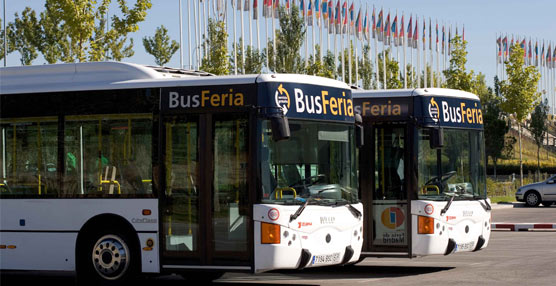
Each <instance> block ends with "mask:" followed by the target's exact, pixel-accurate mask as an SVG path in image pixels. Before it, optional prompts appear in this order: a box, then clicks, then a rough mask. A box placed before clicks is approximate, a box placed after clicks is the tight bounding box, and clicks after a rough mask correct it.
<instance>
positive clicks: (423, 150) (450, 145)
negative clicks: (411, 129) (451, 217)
mask: <svg viewBox="0 0 556 286" xmlns="http://www.w3.org/2000/svg"><path fill="white" fill-rule="evenodd" d="M430 131H431V130H430V129H426V128H423V129H420V130H419V135H418V136H419V140H418V145H419V146H418V148H419V154H418V156H419V158H418V159H417V161H418V180H419V199H425V200H449V199H450V198H451V197H454V199H455V200H472V199H485V198H486V170H485V153H484V152H485V149H484V139H483V131H481V130H464V129H444V147H442V148H439V149H432V148H431V146H430V133H431V132H430Z"/></svg>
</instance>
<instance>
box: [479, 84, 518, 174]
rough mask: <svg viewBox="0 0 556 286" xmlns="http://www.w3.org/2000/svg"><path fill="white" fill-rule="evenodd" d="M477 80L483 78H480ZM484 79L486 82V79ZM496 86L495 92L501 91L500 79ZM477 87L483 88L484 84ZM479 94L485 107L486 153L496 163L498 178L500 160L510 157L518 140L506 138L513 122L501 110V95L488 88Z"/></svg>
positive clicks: (510, 137) (511, 137)
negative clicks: (499, 87)
mask: <svg viewBox="0 0 556 286" xmlns="http://www.w3.org/2000/svg"><path fill="white" fill-rule="evenodd" d="M477 78H481V77H480V76H478V77H477ZM482 79H483V80H484V77H482ZM494 85H495V90H499V89H498V86H499V80H498V77H495V78H494ZM477 86H483V84H482V83H481V84H479V85H477ZM484 86H486V84H485V85H484ZM477 90H479V89H477ZM479 94H480V95H481V96H480V97H481V102H482V107H483V108H482V109H483V120H484V129H485V151H486V155H487V158H488V157H490V158H492V161H493V162H494V175H495V176H496V168H497V164H498V159H499V158H505V157H508V154H511V152H512V151H513V145H514V144H515V141H516V139H515V138H514V137H513V136H506V134H507V133H508V131H509V130H510V127H511V121H509V120H506V114H505V113H504V112H503V111H502V109H501V108H500V103H501V96H500V94H499V93H495V92H493V91H492V90H491V89H490V88H487V90H486V91H484V90H482V91H480V93H479Z"/></svg>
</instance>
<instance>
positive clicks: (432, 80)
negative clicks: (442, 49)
mask: <svg viewBox="0 0 556 286" xmlns="http://www.w3.org/2000/svg"><path fill="white" fill-rule="evenodd" d="M431 21H432V20H431V18H430V17H429V51H430V56H431V61H430V63H431V74H430V76H431V77H430V86H429V87H431V88H432V87H434V74H433V72H434V66H433V64H434V55H433V51H432V22H431Z"/></svg>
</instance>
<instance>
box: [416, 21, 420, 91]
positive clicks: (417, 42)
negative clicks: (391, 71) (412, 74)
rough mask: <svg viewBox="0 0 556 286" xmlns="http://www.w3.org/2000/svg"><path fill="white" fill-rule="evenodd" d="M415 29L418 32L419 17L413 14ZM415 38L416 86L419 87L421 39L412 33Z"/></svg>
mask: <svg viewBox="0 0 556 286" xmlns="http://www.w3.org/2000/svg"><path fill="white" fill-rule="evenodd" d="M415 30H416V31H417V33H419V18H418V17H417V16H415ZM414 37H415V38H416V44H415V45H416V46H417V72H416V73H417V87H418V88H421V49H420V46H421V39H419V34H417V36H415V35H414Z"/></svg>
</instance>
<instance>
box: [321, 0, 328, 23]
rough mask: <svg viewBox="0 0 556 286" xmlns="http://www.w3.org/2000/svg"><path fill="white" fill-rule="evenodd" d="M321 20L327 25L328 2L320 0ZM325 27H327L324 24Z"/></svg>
mask: <svg viewBox="0 0 556 286" xmlns="http://www.w3.org/2000/svg"><path fill="white" fill-rule="evenodd" d="M322 20H323V22H324V23H328V0H322ZM325 26H327V25H326V24H325Z"/></svg>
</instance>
